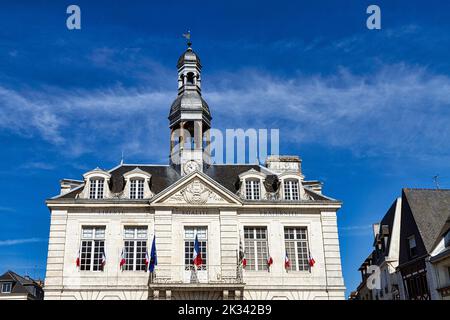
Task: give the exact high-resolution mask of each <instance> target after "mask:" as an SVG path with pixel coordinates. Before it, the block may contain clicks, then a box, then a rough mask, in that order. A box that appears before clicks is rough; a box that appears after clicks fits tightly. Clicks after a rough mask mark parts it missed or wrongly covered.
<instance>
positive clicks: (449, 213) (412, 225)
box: [399, 189, 450, 265]
mask: <svg viewBox="0 0 450 320" xmlns="http://www.w3.org/2000/svg"><path fill="white" fill-rule="evenodd" d="M449 218H450V190H448V189H447V190H436V189H403V192H402V217H401V227H400V256H399V263H400V265H403V264H405V263H408V262H409V261H412V260H414V258H412V257H409V248H408V237H410V236H412V235H414V236H415V240H416V247H417V256H416V258H419V257H424V256H426V255H429V254H430V253H431V252H432V251H433V249H434V248H435V246H436V244H437V243H438V242H439V241H440V240H441V238H442V235H443V233H445V227H446V225H447V226H448V223H449V222H448V220H449Z"/></svg>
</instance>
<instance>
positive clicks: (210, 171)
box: [57, 164, 334, 201]
mask: <svg viewBox="0 0 450 320" xmlns="http://www.w3.org/2000/svg"><path fill="white" fill-rule="evenodd" d="M136 168H139V169H140V170H142V171H145V172H147V173H149V174H151V182H150V184H151V190H152V192H153V193H154V194H158V193H159V192H161V191H162V190H164V189H166V188H167V187H169V186H171V185H172V184H174V183H175V182H176V181H178V180H179V179H180V178H181V175H180V174H179V173H178V171H177V170H176V169H175V168H173V167H172V166H169V165H145V164H142V165H139V164H136V165H131V164H123V165H120V166H118V167H116V168H114V169H112V170H110V171H109V173H110V174H111V179H110V185H109V187H110V190H111V191H112V192H113V193H119V192H121V191H122V190H123V188H124V186H125V179H124V177H123V175H124V174H125V173H127V172H129V171H132V170H134V169H136ZM251 169H253V170H255V171H257V172H262V173H264V174H265V175H266V181H265V183H264V187H265V188H266V190H267V191H268V192H275V191H277V190H278V188H279V186H280V182H279V180H278V177H277V176H276V175H275V174H273V173H272V172H271V171H269V170H268V169H267V168H265V167H262V166H260V165H258V164H233V165H227V164H223V165H211V166H210V167H209V168H207V169H206V170H205V171H204V173H205V174H206V175H208V176H209V177H211V178H212V179H213V180H215V181H216V182H218V183H219V184H221V185H222V186H224V187H225V188H227V189H228V190H230V191H231V192H232V193H234V194H236V193H237V192H238V190H239V188H240V179H239V175H240V174H242V173H244V172H247V171H249V170H251ZM305 184H307V182H306V183H305ZM82 191H83V186H81V187H78V188H75V189H73V190H72V191H70V192H68V193H67V194H65V195H62V196H59V197H57V198H58V199H74V198H76V197H77V195H78V194H79V193H81V192H82ZM305 191H306V193H307V194H308V195H309V196H310V197H311V198H312V199H313V200H319V201H333V200H334V199H331V198H328V197H326V196H323V195H321V194H319V193H317V192H314V191H312V190H310V189H308V188H305Z"/></svg>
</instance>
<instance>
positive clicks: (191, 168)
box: [184, 160, 200, 174]
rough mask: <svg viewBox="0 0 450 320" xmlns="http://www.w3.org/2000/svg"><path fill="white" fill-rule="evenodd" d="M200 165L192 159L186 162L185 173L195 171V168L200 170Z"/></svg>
mask: <svg viewBox="0 0 450 320" xmlns="http://www.w3.org/2000/svg"><path fill="white" fill-rule="evenodd" d="M199 169H200V166H199V165H198V163H197V162H195V161H193V160H190V161H188V162H186V163H185V164H184V173H185V174H189V173H191V172H194V171H195V170H199Z"/></svg>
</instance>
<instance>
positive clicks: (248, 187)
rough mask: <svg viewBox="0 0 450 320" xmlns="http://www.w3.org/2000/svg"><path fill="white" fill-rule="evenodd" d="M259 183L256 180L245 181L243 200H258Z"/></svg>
mask: <svg viewBox="0 0 450 320" xmlns="http://www.w3.org/2000/svg"><path fill="white" fill-rule="evenodd" d="M259 186H260V182H259V180H256V179H251V180H245V198H246V199H247V200H259V198H260V189H259Z"/></svg>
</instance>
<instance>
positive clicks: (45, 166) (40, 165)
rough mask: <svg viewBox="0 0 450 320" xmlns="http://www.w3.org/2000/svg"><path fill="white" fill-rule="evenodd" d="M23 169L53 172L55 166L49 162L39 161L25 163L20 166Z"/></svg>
mask: <svg viewBox="0 0 450 320" xmlns="http://www.w3.org/2000/svg"><path fill="white" fill-rule="evenodd" d="M20 167H21V168H22V169H36V170H53V169H55V166H54V165H53V164H51V163H47V162H39V161H32V162H27V163H24V164H22V165H21V166H20Z"/></svg>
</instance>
